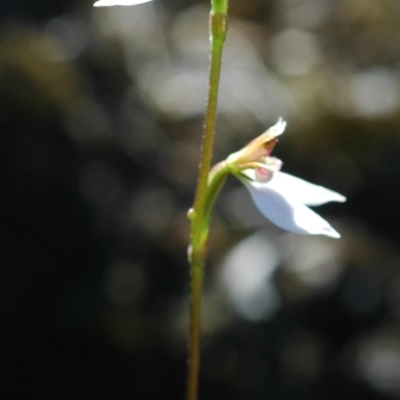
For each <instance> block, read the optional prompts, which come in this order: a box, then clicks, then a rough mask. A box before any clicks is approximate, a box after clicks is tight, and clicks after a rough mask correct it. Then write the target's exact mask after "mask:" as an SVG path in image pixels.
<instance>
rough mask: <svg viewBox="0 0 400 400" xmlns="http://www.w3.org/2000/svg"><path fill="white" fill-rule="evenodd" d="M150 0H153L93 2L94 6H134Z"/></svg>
mask: <svg viewBox="0 0 400 400" xmlns="http://www.w3.org/2000/svg"><path fill="white" fill-rule="evenodd" d="M148 1H151V0H99V1H96V3H94V4H93V7H111V6H134V5H136V4H142V3H147V2H148Z"/></svg>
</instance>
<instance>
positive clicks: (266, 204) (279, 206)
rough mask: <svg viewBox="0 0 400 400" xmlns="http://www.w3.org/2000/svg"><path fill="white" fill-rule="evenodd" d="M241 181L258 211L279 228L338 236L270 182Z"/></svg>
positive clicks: (302, 205)
mask: <svg viewBox="0 0 400 400" xmlns="http://www.w3.org/2000/svg"><path fill="white" fill-rule="evenodd" d="M242 181H243V183H244V184H245V186H246V187H247V189H248V190H249V192H250V195H251V197H252V199H253V201H254V203H255V205H256V206H257V208H258V209H259V210H260V212H261V213H262V214H263V215H264V216H265V217H266V218H268V219H269V220H270V221H271V222H273V223H274V224H275V225H277V226H279V227H280V228H283V229H286V230H287V231H291V232H296V233H302V234H309V235H326V236H330V237H333V238H339V237H340V235H339V233H338V232H336V231H335V229H333V228H332V227H331V226H330V225H329V223H328V222H327V221H325V220H324V219H323V218H321V217H320V216H319V215H318V214H316V213H315V212H314V211H312V210H310V209H309V208H308V207H307V206H305V205H304V204H302V203H301V202H299V201H298V200H293V198H292V197H286V196H285V195H284V194H283V193H280V192H278V191H277V190H275V189H274V188H271V187H270V183H268V184H263V183H259V182H252V181H250V180H247V179H245V178H243V179H242Z"/></svg>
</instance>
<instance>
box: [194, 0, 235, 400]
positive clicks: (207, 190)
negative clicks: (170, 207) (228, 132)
mask: <svg viewBox="0 0 400 400" xmlns="http://www.w3.org/2000/svg"><path fill="white" fill-rule="evenodd" d="M211 5H212V7H211V13H210V40H211V57H210V71H209V73H210V76H209V86H208V98H207V108H206V115H205V123H204V132H203V138H202V150H201V160H200V166H199V177H198V181H197V188H196V196H195V201H194V205H193V209H192V211H191V213H190V215H189V217H190V219H191V243H190V247H189V260H190V264H191V266H190V272H191V273H190V280H191V286H190V287H191V293H190V322H189V371H188V397H187V398H188V400H197V398H198V380H199V365H200V335H201V294H202V287H203V271H204V264H205V257H206V250H207V249H206V247H207V239H208V230H209V229H208V225H209V218H210V215H211V209H212V206H213V204H214V201H215V199H216V197H217V195H218V193H219V190H220V188H221V187H222V185H223V182H224V181H225V179H224V177H225V176H226V173H225V175H224V174H219V175H218V174H217V177H218V178H219V179H216V180H212V179H211V181H210V183H209V172H210V167H211V161H212V152H213V144H214V133H215V124H216V116H217V100H218V87H219V79H220V71H221V58H222V49H223V46H224V42H225V37H226V32H227V16H226V13H227V5H228V0H212V3H211ZM218 182H219V183H218Z"/></svg>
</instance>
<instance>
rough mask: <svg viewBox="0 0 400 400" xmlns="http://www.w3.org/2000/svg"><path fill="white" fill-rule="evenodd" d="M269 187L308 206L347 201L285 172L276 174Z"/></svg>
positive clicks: (331, 191)
mask: <svg viewBox="0 0 400 400" xmlns="http://www.w3.org/2000/svg"><path fill="white" fill-rule="evenodd" d="M268 186H269V187H270V188H271V189H274V190H276V191H277V192H279V193H282V194H283V195H284V196H285V197H291V198H293V199H296V201H298V202H300V203H303V204H305V205H307V206H319V205H321V204H325V203H329V202H330V201H338V202H341V203H342V202H344V201H346V197H344V196H342V195H341V194H339V193H337V192H334V191H333V190H329V189H326V188H324V187H323V186H318V185H314V184H313V183H310V182H307V181H304V180H303V179H300V178H297V177H295V176H293V175H289V174H285V173H284V172H275V173H274V176H273V178H272V179H271V180H270V182H269V183H268Z"/></svg>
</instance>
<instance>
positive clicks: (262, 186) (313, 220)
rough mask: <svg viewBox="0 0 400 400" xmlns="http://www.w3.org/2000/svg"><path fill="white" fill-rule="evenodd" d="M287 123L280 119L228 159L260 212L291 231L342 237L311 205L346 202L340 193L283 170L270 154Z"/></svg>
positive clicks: (280, 163) (232, 169)
mask: <svg viewBox="0 0 400 400" xmlns="http://www.w3.org/2000/svg"><path fill="white" fill-rule="evenodd" d="M285 127H286V122H284V121H283V120H282V119H281V118H280V119H279V120H278V122H277V123H276V124H275V125H274V126H273V127H271V128H270V129H268V130H267V131H266V132H265V133H264V134H262V135H261V136H259V137H258V138H256V139H254V140H253V141H252V142H250V143H249V144H248V145H247V146H245V147H244V148H243V149H242V150H240V151H239V152H237V153H234V154H232V155H231V156H229V157H228V158H227V162H228V163H229V164H230V165H231V166H232V168H231V171H232V173H233V174H234V175H235V176H236V177H237V178H238V179H239V180H240V181H241V182H242V183H243V184H244V185H245V186H246V188H247V189H248V190H249V192H250V195H251V197H252V199H253V201H254V204H255V205H256V206H257V208H258V209H259V211H260V212H261V213H262V214H263V215H264V217H266V218H268V219H269V220H270V221H271V222H273V223H274V224H275V225H277V226H279V227H280V228H283V229H285V230H287V231H291V232H296V233H302V234H309V235H318V234H320V235H326V236H330V237H333V238H339V237H340V235H339V233H338V232H337V231H336V230H335V229H333V228H332V226H331V225H330V224H329V223H328V222H327V221H325V220H324V219H323V218H321V217H320V216H319V215H318V214H316V213H315V212H314V211H312V210H311V209H310V208H308V206H318V205H321V204H325V203H328V202H330V201H337V202H344V201H345V200H346V198H345V197H344V196H342V195H341V194H339V193H336V192H334V191H332V190H329V189H326V188H324V187H322V186H317V185H314V184H312V183H310V182H307V181H304V180H303V179H300V178H297V177H295V176H292V175H289V174H286V173H284V172H281V171H280V169H281V166H282V162H281V161H280V160H278V159H277V158H274V157H270V153H271V151H272V149H273V147H274V145H275V144H276V142H277V139H276V137H277V136H279V135H280V134H282V133H283V131H284V130H285Z"/></svg>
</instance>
